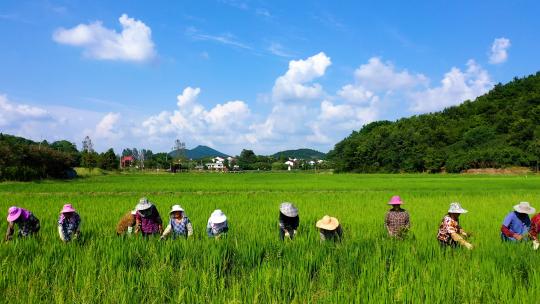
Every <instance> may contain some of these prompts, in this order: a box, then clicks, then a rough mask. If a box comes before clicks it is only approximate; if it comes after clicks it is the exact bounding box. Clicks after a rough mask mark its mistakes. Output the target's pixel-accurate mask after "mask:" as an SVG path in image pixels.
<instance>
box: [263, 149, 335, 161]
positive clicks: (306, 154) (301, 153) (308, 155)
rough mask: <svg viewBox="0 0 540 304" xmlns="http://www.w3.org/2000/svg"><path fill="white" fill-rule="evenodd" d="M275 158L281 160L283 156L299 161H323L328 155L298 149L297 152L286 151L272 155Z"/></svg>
mask: <svg viewBox="0 0 540 304" xmlns="http://www.w3.org/2000/svg"><path fill="white" fill-rule="evenodd" d="M272 156H273V157H275V158H280V157H281V156H285V157H290V158H298V159H323V158H325V156H326V154H324V153H322V152H319V151H316V150H313V149H296V150H285V151H281V152H278V153H276V154H274V155H272Z"/></svg>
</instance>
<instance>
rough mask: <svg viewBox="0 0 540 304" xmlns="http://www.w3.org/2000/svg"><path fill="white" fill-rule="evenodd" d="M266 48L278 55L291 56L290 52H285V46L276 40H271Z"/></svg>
mask: <svg viewBox="0 0 540 304" xmlns="http://www.w3.org/2000/svg"><path fill="white" fill-rule="evenodd" d="M267 50H268V51H269V52H270V53H271V54H274V55H276V56H279V57H292V54H291V53H289V52H287V51H286V50H285V48H284V47H283V46H282V45H281V44H280V43H277V42H271V43H270V46H268V48H267Z"/></svg>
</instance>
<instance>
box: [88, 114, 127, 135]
mask: <svg viewBox="0 0 540 304" xmlns="http://www.w3.org/2000/svg"><path fill="white" fill-rule="evenodd" d="M119 120H120V114H119V113H107V114H106V115H105V116H103V118H102V119H101V120H100V121H99V123H98V124H97V125H96V129H95V132H94V136H95V138H98V139H99V138H103V139H109V140H116V139H119V138H120V137H122V135H123V134H122V132H121V131H119V130H117V129H116V125H117V123H118V121H119Z"/></svg>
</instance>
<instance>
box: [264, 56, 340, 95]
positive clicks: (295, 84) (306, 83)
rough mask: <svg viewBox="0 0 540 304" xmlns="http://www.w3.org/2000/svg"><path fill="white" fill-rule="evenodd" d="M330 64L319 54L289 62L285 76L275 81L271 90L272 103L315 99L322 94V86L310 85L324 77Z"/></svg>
mask: <svg viewBox="0 0 540 304" xmlns="http://www.w3.org/2000/svg"><path fill="white" fill-rule="evenodd" d="M331 64H332V62H331V61H330V57H328V56H326V54H325V53H323V52H320V53H319V54H317V55H314V56H311V57H309V58H307V59H305V60H302V59H301V60H291V61H290V62H289V69H288V70H287V72H286V73H285V75H283V76H280V77H279V78H278V79H276V82H275V84H274V88H273V89H272V98H273V100H274V101H285V100H307V99H315V98H318V97H320V96H321V95H322V94H323V89H322V86H321V85H320V84H318V83H314V84H311V85H310V83H311V82H312V81H313V80H314V79H316V78H319V77H321V76H323V75H324V73H325V72H326V69H327V68H328V67H329V66H330V65H331Z"/></svg>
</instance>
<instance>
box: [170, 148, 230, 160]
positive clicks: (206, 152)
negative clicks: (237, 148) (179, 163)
mask: <svg viewBox="0 0 540 304" xmlns="http://www.w3.org/2000/svg"><path fill="white" fill-rule="evenodd" d="M182 154H183V155H184V156H185V157H186V158H189V159H201V158H206V157H216V156H219V157H228V156H229V155H227V154H225V153H221V152H219V151H217V150H214V149H212V148H210V147H207V146H197V147H195V148H193V149H191V150H190V149H185V150H184V151H181V150H175V151H172V152H169V156H170V157H178V156H180V155H182Z"/></svg>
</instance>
